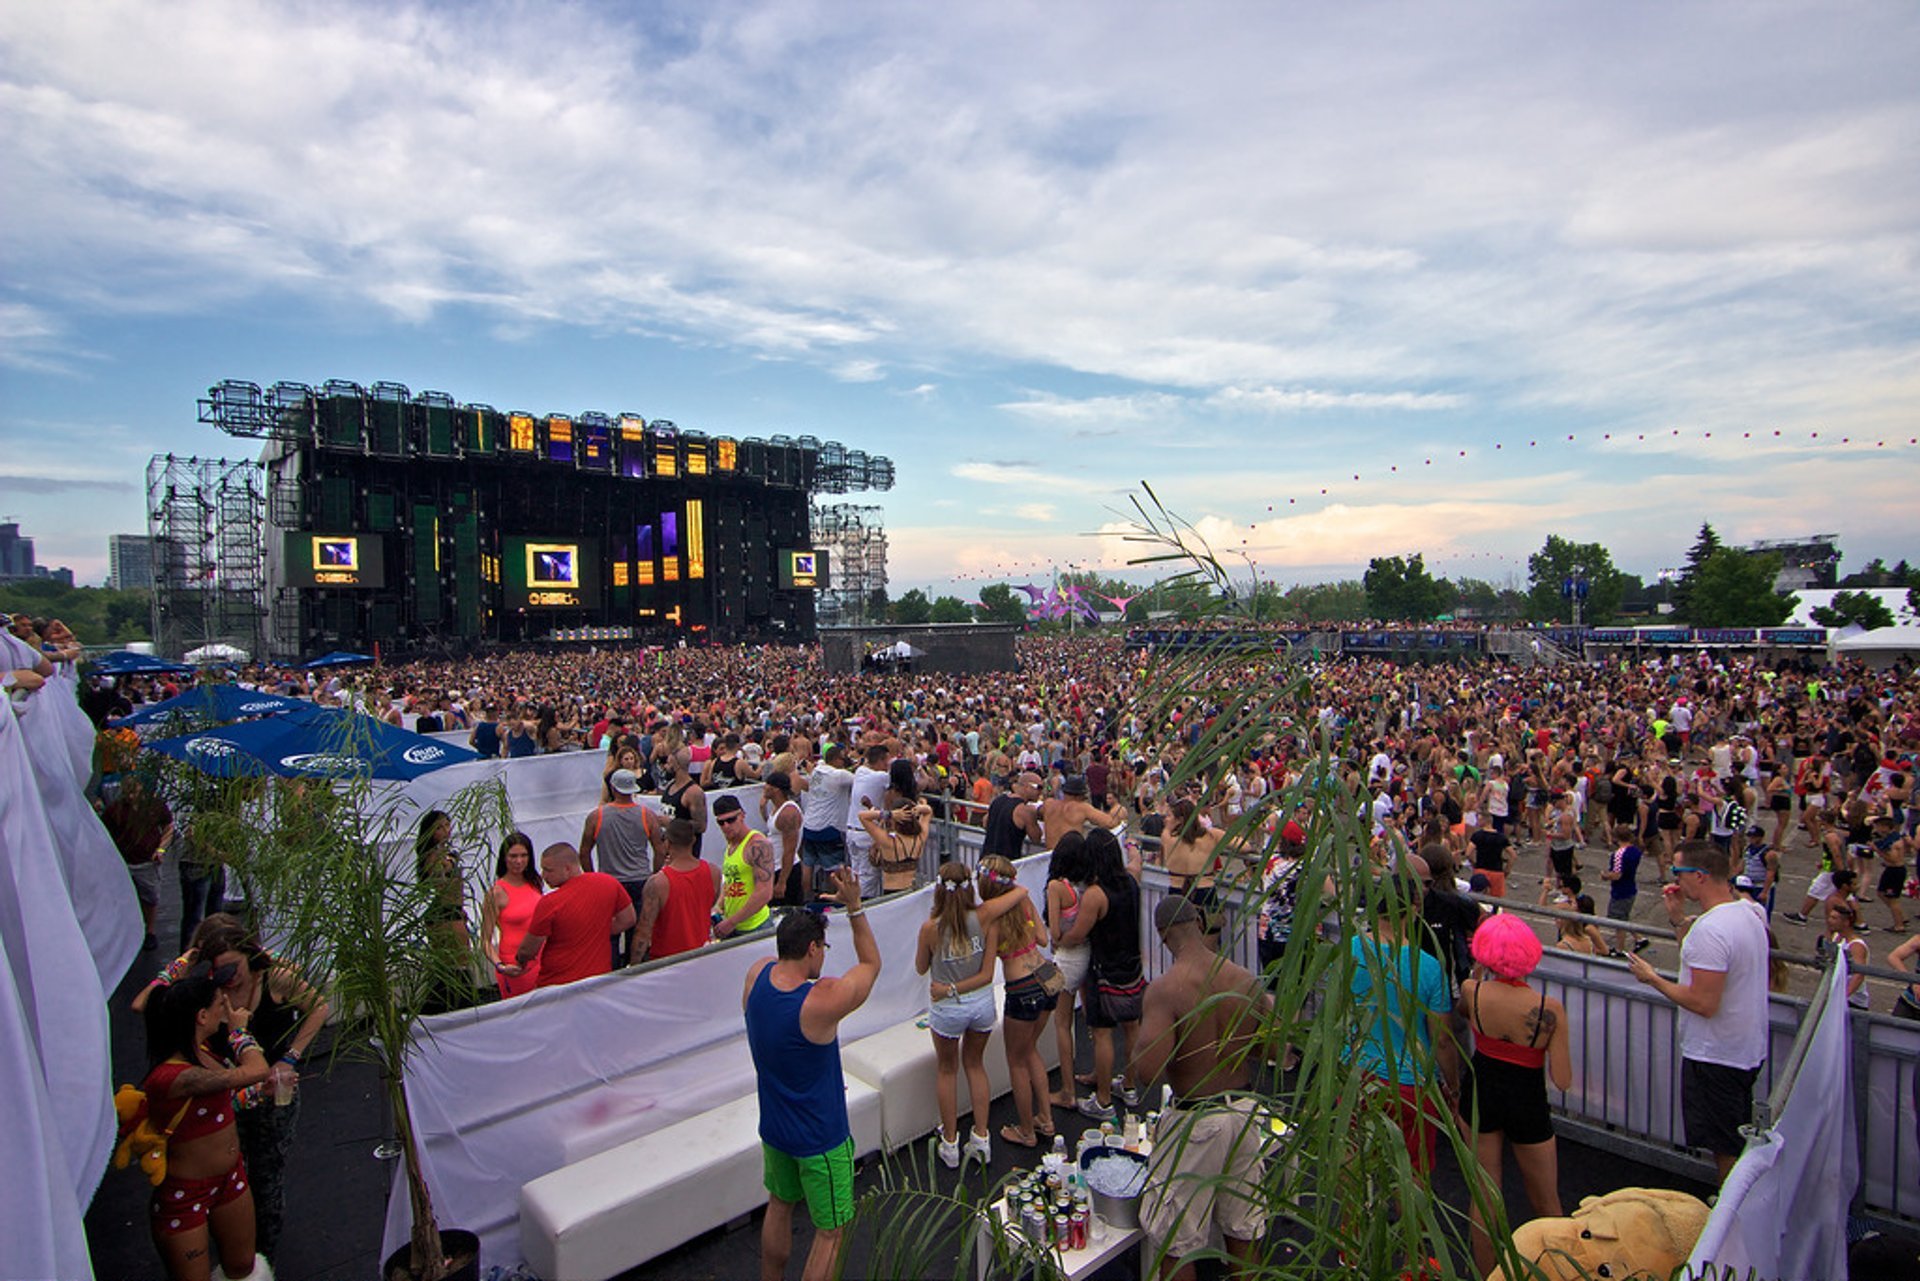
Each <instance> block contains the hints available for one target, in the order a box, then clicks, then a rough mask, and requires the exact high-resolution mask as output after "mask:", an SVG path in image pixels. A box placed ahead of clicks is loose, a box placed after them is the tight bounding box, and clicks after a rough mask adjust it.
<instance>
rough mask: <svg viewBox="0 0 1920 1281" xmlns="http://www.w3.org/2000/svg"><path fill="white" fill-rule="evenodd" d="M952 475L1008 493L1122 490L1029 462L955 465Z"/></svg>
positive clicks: (1097, 492) (1106, 491) (1082, 492)
mask: <svg viewBox="0 0 1920 1281" xmlns="http://www.w3.org/2000/svg"><path fill="white" fill-rule="evenodd" d="M949 472H950V474H951V475H953V476H954V477H955V478H956V479H959V480H971V481H978V482H980V483H981V484H986V485H993V486H996V487H998V488H1000V489H1006V490H1020V489H1044V490H1050V491H1063V490H1064V491H1070V492H1073V493H1080V494H1101V495H1116V494H1118V493H1119V492H1120V488H1121V487H1120V486H1117V485H1109V484H1102V483H1101V482H1099V481H1094V480H1088V479H1086V478H1085V477H1082V476H1074V475H1066V474H1056V473H1053V472H1049V471H1043V470H1041V469H1040V468H1037V467H1030V466H1028V465H1027V464H1025V463H986V462H964V463H955V464H954V465H953V467H951V468H950V469H949Z"/></svg>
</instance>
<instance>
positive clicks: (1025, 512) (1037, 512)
mask: <svg viewBox="0 0 1920 1281" xmlns="http://www.w3.org/2000/svg"><path fill="white" fill-rule="evenodd" d="M1013 514H1014V515H1016V516H1018V517H1019V518H1020V519H1021V520H1035V521H1052V520H1055V519H1057V518H1058V516H1059V512H1058V511H1057V510H1056V509H1055V507H1054V505H1053V504H1052V503H1021V504H1020V505H1019V506H1018V507H1015V508H1014V509H1013Z"/></svg>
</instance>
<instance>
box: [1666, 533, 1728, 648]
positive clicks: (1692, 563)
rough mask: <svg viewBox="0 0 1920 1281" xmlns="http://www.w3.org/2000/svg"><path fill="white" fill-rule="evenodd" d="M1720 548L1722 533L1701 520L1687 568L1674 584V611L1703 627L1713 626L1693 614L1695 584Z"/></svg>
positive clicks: (1681, 572) (1686, 619)
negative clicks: (1714, 530)
mask: <svg viewBox="0 0 1920 1281" xmlns="http://www.w3.org/2000/svg"><path fill="white" fill-rule="evenodd" d="M1719 550H1720V535H1718V534H1716V533H1714V532H1713V526H1712V525H1710V524H1708V523H1707V522H1706V521H1701V522H1700V534H1699V536H1698V537H1697V538H1695V539H1694V540H1693V548H1692V550H1691V551H1689V552H1688V553H1687V565H1686V568H1685V569H1683V570H1681V571H1680V577H1679V578H1678V579H1676V580H1675V581H1674V584H1673V613H1674V616H1675V617H1676V618H1680V619H1683V620H1685V621H1686V622H1689V623H1696V624H1699V625H1700V626H1702V627H1711V626H1713V624H1711V623H1702V622H1701V621H1700V620H1699V619H1697V618H1695V617H1694V616H1693V584H1694V581H1695V580H1696V579H1698V578H1699V576H1700V571H1701V569H1703V568H1704V567H1705V566H1706V563H1707V561H1708V560H1709V559H1710V558H1711V557H1712V556H1713V554H1714V553H1715V552H1717V551H1719Z"/></svg>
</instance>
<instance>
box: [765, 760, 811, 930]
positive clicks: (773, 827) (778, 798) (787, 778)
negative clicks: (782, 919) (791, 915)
mask: <svg viewBox="0 0 1920 1281" xmlns="http://www.w3.org/2000/svg"><path fill="white" fill-rule="evenodd" d="M760 817H761V818H762V819H764V820H765V821H766V824H767V834H768V835H769V836H771V837H772V838H773V840H774V843H775V844H776V845H777V846H778V847H779V849H778V851H777V853H778V863H777V867H778V870H777V871H776V872H775V873H774V878H773V893H774V897H775V898H776V899H777V900H778V901H779V902H781V903H782V904H784V905H786V906H789V907H798V906H799V905H800V904H802V903H804V902H806V901H807V886H806V880H805V877H804V875H803V869H802V867H801V865H800V832H801V811H800V802H798V801H796V800H794V799H793V776H792V775H790V774H788V773H787V772H786V771H785V770H778V769H776V770H769V771H767V776H766V778H765V779H764V780H763V781H762V782H761V784H760Z"/></svg>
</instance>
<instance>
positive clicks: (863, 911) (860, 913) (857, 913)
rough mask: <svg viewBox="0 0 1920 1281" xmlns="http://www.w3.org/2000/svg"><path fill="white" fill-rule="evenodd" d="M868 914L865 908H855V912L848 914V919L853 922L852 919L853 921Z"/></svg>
mask: <svg viewBox="0 0 1920 1281" xmlns="http://www.w3.org/2000/svg"><path fill="white" fill-rule="evenodd" d="M866 914H867V909H866V908H864V907H856V908H854V909H853V910H852V911H851V912H848V913H847V919H848V920H849V921H851V920H852V919H853V918H854V917H856V916H865V915H866Z"/></svg>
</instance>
